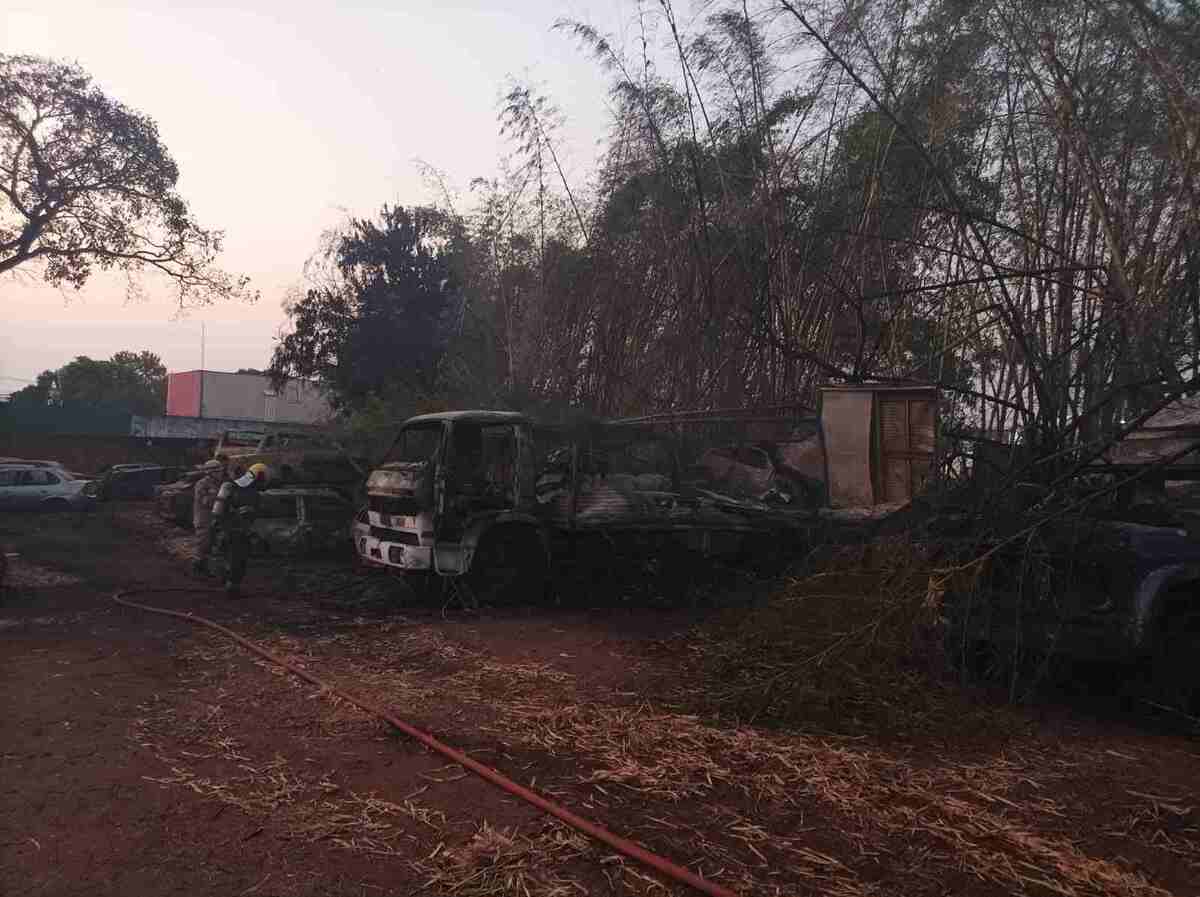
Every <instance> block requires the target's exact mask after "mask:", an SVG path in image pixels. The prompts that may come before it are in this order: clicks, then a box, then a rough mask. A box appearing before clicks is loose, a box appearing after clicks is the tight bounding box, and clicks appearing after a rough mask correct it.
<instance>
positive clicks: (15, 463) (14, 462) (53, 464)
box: [0, 458, 67, 470]
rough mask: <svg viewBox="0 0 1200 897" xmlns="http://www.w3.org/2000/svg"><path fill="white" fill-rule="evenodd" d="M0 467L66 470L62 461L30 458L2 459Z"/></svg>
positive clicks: (0, 459)
mask: <svg viewBox="0 0 1200 897" xmlns="http://www.w3.org/2000/svg"><path fill="white" fill-rule="evenodd" d="M0 467H49V468H52V469H54V470H66V469H67V468H66V466H65V465H64V464H63V463H62V462H61V461H39V460H31V459H28V458H0Z"/></svg>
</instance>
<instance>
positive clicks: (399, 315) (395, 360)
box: [270, 205, 463, 407]
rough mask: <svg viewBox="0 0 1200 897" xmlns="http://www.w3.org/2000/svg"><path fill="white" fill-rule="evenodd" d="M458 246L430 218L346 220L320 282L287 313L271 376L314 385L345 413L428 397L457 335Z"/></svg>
mask: <svg viewBox="0 0 1200 897" xmlns="http://www.w3.org/2000/svg"><path fill="white" fill-rule="evenodd" d="M461 243H462V239H461V234H460V232H459V230H458V227H457V225H456V222H455V221H454V220H453V219H452V218H451V217H450V216H448V215H447V214H445V213H443V212H441V211H439V210H436V209H431V208H423V207H415V208H412V209H406V208H404V207H403V206H387V205H385V206H384V207H383V208H382V210H381V211H380V214H379V219H378V220H377V221H376V220H370V219H352V220H351V221H350V222H349V224H348V226H347V227H346V229H345V230H344V232H342V233H341V234H340V235H338V236H337V237H336V238H335V239H334V241H333V243H332V244H331V246H330V247H329V248H328V250H327V252H326V253H325V257H324V259H323V261H324V262H325V263H327V265H328V266H329V267H330V268H331V272H330V275H329V276H328V277H326V278H324V281H325V282H324V283H323V284H322V285H320V286H315V287H312V288H310V289H308V290H307V291H306V292H305V293H304V294H303V295H302V296H300V297H299V298H298V299H296V300H295V301H293V302H292V303H290V305H289V306H288V308H287V313H288V317H289V318H290V319H291V325H292V326H291V331H290V332H289V333H287V334H286V335H285V336H283V338H282V339H281V340H280V341H279V343H278V344H277V345H276V347H275V352H274V354H273V356H272V359H271V367H270V374H271V376H272V377H273V378H275V379H276V380H277V381H282V380H284V379H286V378H288V377H315V378H317V379H318V380H320V381H321V382H322V383H323V384H324V385H325V386H326V387H328V388H329V389H330V390H331V392H332V394H333V396H334V398H335V400H336V402H337V403H338V404H340V405H343V406H351V407H354V406H358V405H361V404H362V403H363V402H364V401H365V400H366V399H367V397H368V396H371V395H379V394H382V393H384V392H386V391H389V390H393V389H395V388H396V387H398V386H399V387H401V388H403V389H404V390H405V391H407V392H410V393H416V394H422V395H432V394H434V393H436V392H437V391H438V390H439V389H440V388H441V387H442V386H443V384H444V380H445V378H444V376H443V374H444V371H443V364H442V362H443V360H444V358H445V356H446V352H447V347H448V344H449V342H450V339H451V336H452V334H454V333H456V332H457V331H459V330H460V329H461V328H460V319H461V315H462V311H463V307H462V299H461V295H460V282H461V275H460V273H459V272H460V265H459V264H458V261H457V260H456V255H458V254H459V253H461V251H462V246H461Z"/></svg>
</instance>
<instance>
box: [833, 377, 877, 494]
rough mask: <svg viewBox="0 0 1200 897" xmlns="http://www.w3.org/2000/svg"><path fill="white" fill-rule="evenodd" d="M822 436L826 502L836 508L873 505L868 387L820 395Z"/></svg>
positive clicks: (871, 401)
mask: <svg viewBox="0 0 1200 897" xmlns="http://www.w3.org/2000/svg"><path fill="white" fill-rule="evenodd" d="M821 398H822V405H821V435H822V439H823V441H824V445H825V465H826V470H827V472H828V473H827V476H826V482H827V483H828V486H829V503H830V504H831V505H832V506H833V507H835V508H854V507H864V506H866V505H873V504H875V490H874V488H873V486H872V479H871V455H872V451H871V442H872V435H873V434H872V430H871V418H872V415H871V410H872V405H873V404H874V394H873V393H872V392H870V391H869V390H861V391H860V390H826V391H824V392H822V394H821Z"/></svg>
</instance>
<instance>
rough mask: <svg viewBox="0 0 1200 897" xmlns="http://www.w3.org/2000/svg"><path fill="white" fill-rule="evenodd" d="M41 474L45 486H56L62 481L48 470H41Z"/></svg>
mask: <svg viewBox="0 0 1200 897" xmlns="http://www.w3.org/2000/svg"><path fill="white" fill-rule="evenodd" d="M42 476H43V477H44V478H45V481H46V485H47V486H57V485H58V484H59V483H61V482H62V480H60V479H59V478H58V477H56V476H55V475H54V474H52V473H51V472H50V471H48V470H44V471H42Z"/></svg>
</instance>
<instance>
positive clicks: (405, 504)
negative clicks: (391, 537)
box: [367, 495, 421, 517]
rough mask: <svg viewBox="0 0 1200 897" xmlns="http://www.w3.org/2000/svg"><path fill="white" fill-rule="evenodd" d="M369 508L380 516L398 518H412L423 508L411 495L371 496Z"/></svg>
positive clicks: (368, 502) (368, 499)
mask: <svg viewBox="0 0 1200 897" xmlns="http://www.w3.org/2000/svg"><path fill="white" fill-rule="evenodd" d="M367 507H369V508H370V509H371V510H372V511H375V512H376V513H378V514H390V515H392V516H396V517H412V516H415V515H416V514H419V513H420V512H421V506H420V505H419V504H418V503H417V500H416V499H415V498H413V497H412V496H411V495H370V496H368V497H367Z"/></svg>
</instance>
